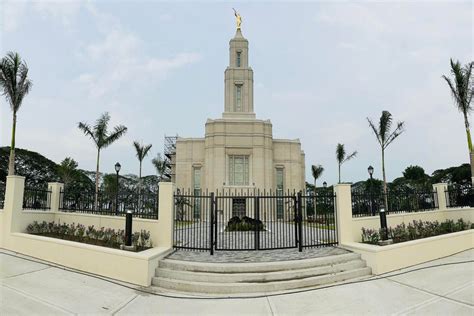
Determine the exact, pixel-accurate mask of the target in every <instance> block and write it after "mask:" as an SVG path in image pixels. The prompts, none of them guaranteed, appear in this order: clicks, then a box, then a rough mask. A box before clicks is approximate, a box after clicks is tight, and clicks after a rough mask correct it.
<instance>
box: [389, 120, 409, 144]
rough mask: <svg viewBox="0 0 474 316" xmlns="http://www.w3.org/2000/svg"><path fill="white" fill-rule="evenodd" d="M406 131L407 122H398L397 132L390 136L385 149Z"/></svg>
mask: <svg viewBox="0 0 474 316" xmlns="http://www.w3.org/2000/svg"><path fill="white" fill-rule="evenodd" d="M404 131H405V122H398V123H397V127H396V128H395V130H394V131H393V132H392V133H391V134H390V135H389V136H388V138H387V140H386V141H385V144H384V149H385V148H387V147H388V145H390V144H391V143H392V142H393V141H394V140H395V139H396V138H397V137H398V136H400V135H401V134H402V133H403V132H404Z"/></svg>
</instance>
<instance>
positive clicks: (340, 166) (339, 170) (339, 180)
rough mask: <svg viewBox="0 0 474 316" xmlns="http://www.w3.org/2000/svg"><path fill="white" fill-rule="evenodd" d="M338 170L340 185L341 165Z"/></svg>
mask: <svg viewBox="0 0 474 316" xmlns="http://www.w3.org/2000/svg"><path fill="white" fill-rule="evenodd" d="M338 170H339V182H338V183H341V164H339V166H338Z"/></svg>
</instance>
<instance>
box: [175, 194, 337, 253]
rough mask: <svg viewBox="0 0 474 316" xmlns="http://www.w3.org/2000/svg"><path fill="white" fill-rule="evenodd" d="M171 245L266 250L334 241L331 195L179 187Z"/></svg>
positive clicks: (190, 247) (325, 243) (334, 219)
mask: <svg viewBox="0 0 474 316" xmlns="http://www.w3.org/2000/svg"><path fill="white" fill-rule="evenodd" d="M174 201H175V206H174V247H175V248H177V249H188V250H198V251H210V252H211V254H212V253H213V252H214V250H267V249H284V248H299V250H300V251H301V250H302V249H303V248H305V247H320V246H329V245H334V244H337V225H336V215H335V195H334V194H333V193H332V192H330V193H328V194H318V195H317V196H303V195H302V194H301V193H298V194H297V193H296V192H292V193H291V192H281V191H273V192H271V191H270V192H263V193H262V192H258V191H257V192H256V191H247V192H244V191H240V192H238V191H237V192H228V191H227V192H216V194H214V193H209V192H205V193H202V192H201V191H200V190H188V191H183V190H178V191H177V192H176V193H175V195H174Z"/></svg>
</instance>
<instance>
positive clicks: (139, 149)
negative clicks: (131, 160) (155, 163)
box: [133, 141, 152, 195]
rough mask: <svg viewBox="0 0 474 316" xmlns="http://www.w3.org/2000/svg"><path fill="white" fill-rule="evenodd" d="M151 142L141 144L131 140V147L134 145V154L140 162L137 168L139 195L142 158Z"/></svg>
mask: <svg viewBox="0 0 474 316" xmlns="http://www.w3.org/2000/svg"><path fill="white" fill-rule="evenodd" d="M151 146H152V145H151V144H149V145H143V144H141V143H139V142H137V141H134V142H133V147H135V151H136V155H137V158H138V161H139V162H140V168H139V169H138V194H139V195H140V187H141V183H140V182H141V179H142V163H143V159H144V158H145V157H146V156H147V155H148V152H149V151H150V149H151Z"/></svg>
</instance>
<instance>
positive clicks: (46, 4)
mask: <svg viewBox="0 0 474 316" xmlns="http://www.w3.org/2000/svg"><path fill="white" fill-rule="evenodd" d="M2 6H3V8H2V9H3V10H2V11H3V19H2V20H3V31H5V32H7V33H9V32H14V31H16V30H18V28H19V27H20V26H21V25H22V23H24V21H25V19H26V17H27V13H28V12H27V11H28V10H31V11H33V12H34V13H35V14H39V15H40V16H41V17H42V18H43V19H50V18H52V19H55V20H58V21H60V22H61V24H62V26H64V27H68V26H70V25H71V23H72V21H73V19H74V18H75V17H76V16H77V14H78V13H79V11H80V8H81V6H82V4H81V2H80V1H76V0H62V1H22V0H15V1H9V0H6V1H5V0H4V1H2Z"/></svg>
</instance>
